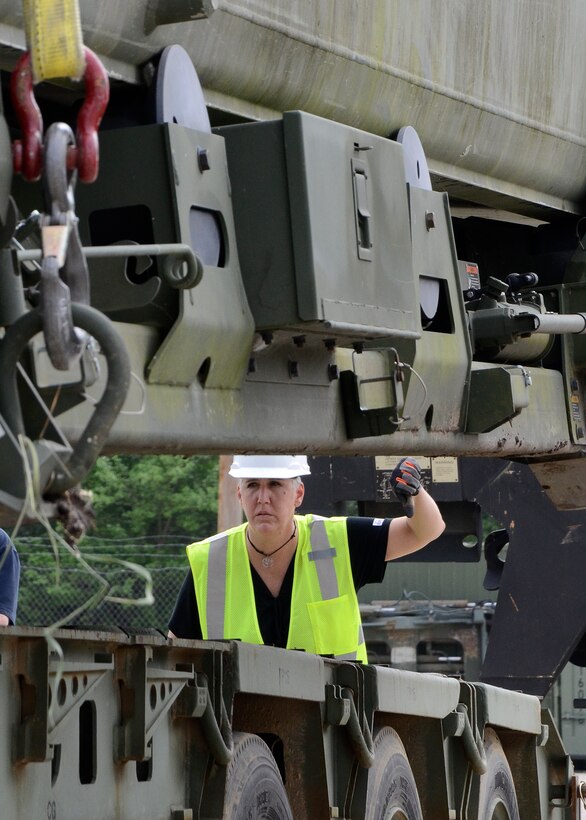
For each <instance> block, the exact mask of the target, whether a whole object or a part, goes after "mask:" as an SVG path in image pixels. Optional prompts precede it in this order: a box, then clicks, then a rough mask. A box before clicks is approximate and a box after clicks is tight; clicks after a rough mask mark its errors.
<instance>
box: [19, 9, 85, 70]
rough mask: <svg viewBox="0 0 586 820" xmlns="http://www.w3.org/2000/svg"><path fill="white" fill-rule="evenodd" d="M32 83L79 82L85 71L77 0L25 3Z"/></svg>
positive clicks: (25, 21)
mask: <svg viewBox="0 0 586 820" xmlns="http://www.w3.org/2000/svg"><path fill="white" fill-rule="evenodd" d="M23 7H24V23H25V32H26V40H27V46H28V50H29V52H30V55H31V70H32V75H33V82H35V83H39V82H41V81H43V80H52V79H56V78H58V77H70V78H71V79H80V78H81V77H82V76H83V73H84V69H85V58H84V50H83V39H82V35H81V20H80V16H79V6H78V2H77V0H23Z"/></svg>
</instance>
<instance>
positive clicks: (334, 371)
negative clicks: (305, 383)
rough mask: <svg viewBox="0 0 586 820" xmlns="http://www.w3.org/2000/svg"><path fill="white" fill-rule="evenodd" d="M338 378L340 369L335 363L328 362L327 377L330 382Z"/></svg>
mask: <svg viewBox="0 0 586 820" xmlns="http://www.w3.org/2000/svg"><path fill="white" fill-rule="evenodd" d="M339 378H340V369H339V367H338V365H337V364H329V365H328V379H329V380H330V381H331V382H335V381H336V379H339Z"/></svg>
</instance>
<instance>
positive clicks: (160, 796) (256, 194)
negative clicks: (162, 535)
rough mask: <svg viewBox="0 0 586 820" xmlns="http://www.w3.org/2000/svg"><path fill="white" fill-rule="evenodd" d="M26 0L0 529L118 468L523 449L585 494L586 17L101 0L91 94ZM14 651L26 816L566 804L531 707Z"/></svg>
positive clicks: (210, 649)
mask: <svg viewBox="0 0 586 820" xmlns="http://www.w3.org/2000/svg"><path fill="white" fill-rule="evenodd" d="M40 5H42V3H41V4H40ZM39 7H40V6H39ZM34 8H35V4H34V3H27V4H25V11H26V13H27V14H31V13H32V10H33V9H34ZM25 11H23V9H21V7H20V3H18V2H17V1H16V0H7V1H6V2H4V3H3V6H2V9H1V10H0V71H1V75H2V91H3V94H2V97H3V103H2V112H0V325H1V326H2V329H3V335H2V339H1V341H0V511H1V513H2V516H3V518H4V520H14V519H15V518H17V517H18V516H21V515H23V516H27V515H28V516H34V515H35V514H36V513H42V514H43V515H45V514H46V515H49V516H55V515H56V514H57V513H59V514H61V515H62V514H63V511H64V509H66V508H67V506H68V505H71V504H74V503H75V501H74V499H75V493H76V492H77V491H78V489H79V484H80V483H83V480H84V478H85V476H86V475H87V473H88V472H89V470H91V468H92V465H93V464H94V462H95V459H96V458H97V456H98V455H99V453H100V452H103V451H104V452H133V453H145V452H150V453H152V452H161V453H182V454H195V453H234V452H249V453H261V454H262V453H279V452H280V453H291V452H294V453H309V454H322V455H328V456H330V455H331V456H349V455H357V454H360V455H364V456H384V457H398V456H400V455H404V454H406V453H409V454H413V455H414V456H423V457H434V456H437V457H439V456H451V457H456V456H471V455H475V456H479V457H483V458H485V459H487V458H488V457H490V458H491V459H492V458H494V457H500V458H502V459H517V460H520V459H522V460H524V461H526V462H527V463H528V464H529V465H530V467H529V468H528V469H531V470H533V473H534V475H535V477H536V480H538V481H539V482H540V486H541V487H542V488H543V492H544V493H546V494H547V497H548V498H550V499H551V501H552V503H553V504H554V505H556V506H557V508H559V509H560V510H561V509H571V510H574V511H576V512H577V513H579V512H580V511H581V510H582V509H584V508H585V507H586V503H585V501H584V497H583V492H582V490H581V487H582V486H583V467H582V456H583V448H584V444H585V435H586V432H585V431H586V426H585V422H584V378H583V370H584V359H585V353H586V348H585V346H584V341H583V339H582V335H584V334H583V331H584V326H585V323H586V321H585V317H586V304H585V300H584V270H585V268H584V263H585V254H584V248H583V244H582V234H583V225H582V222H581V220H582V215H583V188H584V180H583V179H582V177H581V175H580V173H579V171H577V169H580V168H583V167H584V145H583V140H582V138H581V137H580V134H581V133H582V130H583V129H582V123H581V119H580V118H581V105H580V94H579V90H578V89H579V84H577V83H575V81H574V79H575V76H576V75H577V76H580V75H581V74H582V73H583V72H582V71H581V68H582V67H583V64H584V59H585V58H584V50H583V48H582V40H581V39H580V37H579V33H580V29H581V24H582V21H583V13H582V8H581V4H580V3H579V2H578V0H565V2H564V3H563V5H562V3H561V2H554V3H551V4H550V5H549V6H548V7H547V8H544V7H543V4H528V3H525V2H522V1H521V0H513V1H512V2H509V3H507V4H502V3H499V2H485V3H482V4H475V5H474V6H472V5H471V4H459V5H458V6H457V7H454V8H450V9H449V11H446V9H445V7H444V6H443V5H442V6H441V8H440V6H439V5H438V6H437V8H436V7H434V6H433V5H432V6H430V4H429V3H426V2H423V0H409V2H408V3H405V2H400V1H399V2H387V0H384V2H383V0H374V2H372V3H371V4H370V6H369V8H368V10H365V9H363V8H361V7H359V6H358V5H357V4H355V3H352V2H350V0H341V2H336V3H334V2H333V0H331V1H328V0H324V1H323V2H320V3H317V4H316V3H309V2H305V3H303V2H302V3H298V4H293V5H292V4H291V3H285V2H284V0H278V1H277V2H270V3H268V2H266V0H253V1H252V2H248V0H247V2H243V0H222V2H220V1H219V0H172V1H171V0H152V1H151V0H148V2H147V0H127V2H125V3H124V4H120V3H117V2H114V0H103V1H102V2H100V3H95V2H90V0H81V2H80V3H79V11H80V22H81V33H82V36H83V42H84V46H85V51H84V54H85V61H86V71H85V73H84V82H83V83H82V84H80V83H78V82H77V81H76V80H75V78H74V79H71V78H68V77H64V78H59V77H55V76H52V77H51V81H50V82H43V83H40V84H38V85H33V76H32V72H33V71H37V72H38V69H39V63H38V59H35V60H34V61H32V62H34V63H35V66H36V67H35V66H31V60H30V59H29V57H28V56H27V43H26V38H25V33H24V32H25V20H24V19H23V16H24V13H25ZM28 22H29V24H30V20H29V21H28ZM27 30H28V31H30V30H31V29H30V27H29V28H28V29H27ZM536 32H538V33H539V38H538V39H537V38H536ZM72 42H73V41H72ZM537 42H538V43H539V47H537V46H536V43H537ZM560 43H567V44H569V45H568V47H565V48H560V46H559V44H560ZM35 45H36V46H38V45H39V43H36V44H35ZM73 45H75V44H73ZM36 56H38V55H36ZM15 67H17V70H15ZM108 77H109V85H110V89H109V95H110V102H109V104H108V107H107V109H106V111H105V113H104V112H103V105H102V103H104V101H105V99H107V96H108V94H107V85H108V81H107V78H108ZM37 78H38V77H37ZM102 114H103V122H102V123H101V126H100V131H99V139H98V133H97V132H98V126H99V125H100V121H101V119H102ZM45 125H49V126H50V127H49V128H48V129H47V131H46V132H45ZM98 146H99V150H98ZM98 167H99V172H98ZM76 177H79V184H76ZM39 178H40V179H39ZM94 178H95V181H93V182H91V183H90V184H85V183H86V182H89V181H90V180H92V179H94ZM468 512H470V510H468ZM576 575H580V573H579V572H577V573H576ZM2 640H3V641H4V643H3V646H2V664H1V669H0V678H1V680H0V685H1V686H3V687H4V692H5V697H4V698H3V700H2V702H3V704H4V707H3V708H4V709H5V716H6V720H5V725H11V726H12V727H13V728H14V732H13V733H12V734H11V735H10V736H9V733H8V732H7V733H5V735H6V736H5V741H4V746H3V752H2V754H1V755H0V769H1V773H0V779H1V782H2V789H3V794H4V795H6V798H5V801H4V804H5V805H7V806H9V807H10V809H8V810H12V809H14V812H13V816H17V815H18V814H19V812H20V813H21V814H22V813H26V814H39V813H42V812H43V811H45V808H44V807H46V812H47V814H48V816H49V817H57V816H61V817H67V816H69V817H74V816H76V815H78V814H79V806H80V805H81V804H82V801H83V805H84V807H85V806H87V807H88V809H87V812H86V813H88V817H89V816H90V814H89V812H90V811H91V810H90V808H89V807H90V806H91V805H94V803H93V802H92V798H94V796H95V797H96V798H97V789H98V788H99V789H100V795H99V800H97V799H96V803H95V805H96V806H99V809H96V811H97V812H98V814H97V815H96V816H100V817H106V816H108V817H124V818H130V817H133V816H144V813H145V812H146V811H148V808H147V807H152V813H153V814H154V816H165V817H169V816H170V817H172V818H179V817H182V818H184V820H185V818H188V817H195V816H201V817H203V816H206V817H220V816H222V815H223V816H226V817H240V816H246V812H249V813H251V812H253V811H257V813H258V814H259V816H269V814H270V813H271V812H273V814H274V815H275V816H279V817H291V816H295V817H300V818H301V817H318V816H324V817H364V816H367V817H369V816H378V815H377V814H376V811H378V809H377V810H375V808H374V807H375V805H376V804H377V803H382V804H383V805H384V806H386V807H387V809H389V810H390V811H391V812H392V814H393V816H394V815H396V814H399V815H400V816H407V817H408V818H415V817H420V816H425V817H446V818H447V817H461V818H465V817H470V818H471V817H476V816H478V817H482V818H485V817H486V818H488V817H490V818H492V820H494V819H495V818H496V817H497V816H498V817H501V816H502V817H509V818H511V819H512V818H515V817H517V816H520V815H521V816H526V817H531V818H535V817H539V818H545V817H552V818H553V817H563V816H569V814H568V813H569V812H570V811H571V809H570V808H569V806H570V803H571V802H572V799H573V796H574V791H573V786H572V783H573V781H572V770H571V763H570V762H569V759H568V758H567V756H566V755H565V752H564V750H563V747H562V745H561V744H560V743H559V741H558V739H557V738H556V737H555V731H553V729H551V727H550V721H549V718H548V717H547V716H543V717H541V716H540V715H539V702H538V700H537V699H535V698H533V697H530V696H526V695H522V694H519V693H511V692H506V691H505V690H503V689H500V688H497V687H491V686H489V685H487V684H482V685H480V684H478V685H476V684H474V685H472V684H470V685H468V684H467V685H460V684H458V683H457V682H455V681H444V680H441V679H439V678H422V677H418V676H417V675H415V676H412V675H410V674H409V673H408V672H404V671H398V670H393V669H383V668H379V667H377V666H365V667H364V668H360V667H357V666H355V665H351V664H341V665H338V664H336V663H334V662H333V661H328V660H323V659H319V658H313V657H304V656H302V655H297V654H287V653H281V652H277V651H275V652H273V651H272V650H271V649H266V648H260V649H258V648H251V647H247V646H238V645H232V644H229V645H228V644H227V645H223V644H218V645H213V646H212V645H210V644H197V645H193V644H185V645H184V644H182V643H178V644H177V645H174V646H171V647H167V646H165V645H163V642H162V640H161V639H159V638H158V637H157V638H153V639H152V640H146V639H145V640H143V639H142V638H139V637H138V636H137V637H136V638H128V639H125V638H120V637H118V636H114V637H104V636H101V637H99V636H98V635H96V634H90V635H89V636H88V635H83V636H75V635H63V636H60V637H59V642H60V646H61V647H62V651H63V653H64V654H63V657H62V658H61V660H59V659H58V658H57V657H56V656H54V655H53V653H52V650H50V649H49V647H50V646H54V644H51V643H50V642H49V643H47V642H46V641H45V640H44V637H43V636H42V635H39V634H37V633H35V632H31V633H29V634H26V633H24V632H22V633H20V632H19V633H17V632H13V633H9V634H8V633H7V635H6V637H5V638H2ZM16 703H18V704H19V706H18V710H17V711H16V712H15V708H16V707H15V704H16ZM106 727H109V728H106ZM232 729H233V730H234V732H235V733H234V735H233V736H232V735H231V730H232ZM261 736H262V737H261ZM308 737H311V738H312V739H315V741H316V747H315V754H314V753H313V752H312V753H311V754H309V753H308V749H307V745H308V744H307V742H306V741H307V738H308ZM112 739H113V742H112ZM186 749H187V750H188V753H187V755H186V754H185V750H186ZM423 749H425V750H426V751H425V755H423V754H422V750H423ZM256 761H260V762H256ZM14 766H16V769H17V770H18V777H17V776H16V775H15V770H14V768H13V767H14ZM251 769H252V770H253V772H254V774H253V775H250V776H249V774H248V773H249V772H250V770H251ZM369 770H370V772H371V775H370V776H369V775H368V774H367V772H368V771H369ZM37 772H39V773H40V772H42V775H40V776H39V777H35V774H36V773H37ZM265 772H268V774H266V777H268V778H269V780H270V783H271V786H270V788H267V789H264V790H263V788H262V783H263V782H264V780H263V778H264V777H265V774H264V773H265ZM72 773H73V774H72ZM21 775H22V777H21ZM73 781H75V787H74V786H73V785H71V784H72V782H73ZM249 781H250V782H251V783H253V787H251V788H252V791H251V792H247V795H249V796H248V797H247V798H246V800H245V801H244V802H243V804H242V805H243V808H242V812H244V814H239V813H238V812H239V811H240V809H238V807H237V803H238V794H239V793H240V791H241V790H242V789H245V788H246V786H247V783H248V782H249ZM498 784H504V785H502V789H501V791H499V786H498ZM515 792H516V796H515ZM395 793H397V794H399V795H400V800H399V802H400V805H401V808H399V804H398V803H396V802H393V801H394V800H395V798H394V797H393V794H395ZM265 800H266V801H267V803H266V811H265V808H262V809H261V808H260V806H261V805H262V803H263V801H265ZM259 801H260V802H259ZM407 806H408V808H406V807H407ZM39 807H42V808H39ZM389 807H390V808H389ZM495 807H496V808H495ZM386 811H387V810H386V809H385V812H386ZM262 812H264V814H262ZM387 814H388V812H387ZM385 816H386V815H385Z"/></svg>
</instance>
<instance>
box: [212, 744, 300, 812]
mask: <svg viewBox="0 0 586 820" xmlns="http://www.w3.org/2000/svg"><path fill="white" fill-rule="evenodd" d="M222 817H223V820H293V815H292V813H291V808H290V806H289V800H288V798H287V792H286V791H285V787H284V786H283V781H282V779H281V774H280V772H279V769H278V767H277V764H276V763H275V759H274V757H273V756H272V754H271V752H270V749H269V747H268V746H267V744H266V743H265V742H264V740H261V739H260V737H257V735H249V734H246V733H244V732H234V754H233V755H232V760H231V761H230V763H229V764H228V771H227V773H226V795H225V799H224V814H223V815H222Z"/></svg>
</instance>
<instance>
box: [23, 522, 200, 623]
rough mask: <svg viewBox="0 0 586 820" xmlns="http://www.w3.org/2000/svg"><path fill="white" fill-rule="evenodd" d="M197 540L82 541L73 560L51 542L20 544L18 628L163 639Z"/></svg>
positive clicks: (178, 537) (184, 537)
mask: <svg viewBox="0 0 586 820" xmlns="http://www.w3.org/2000/svg"><path fill="white" fill-rule="evenodd" d="M194 540H197V539H195V538H193V537H189V536H176V535H175V536H168V537H164V538H163V537H157V538H152V539H140V540H139V539H128V540H126V539H124V540H119V541H110V540H109V541H105V540H100V541H98V540H91V541H90V540H88V541H85V540H84V542H83V543H82V546H81V549H80V553H79V555H77V556H76V555H73V554H71V553H70V552H68V551H67V550H66V549H64V548H63V547H61V548H59V549H58V551H57V552H55V551H54V549H53V547H52V546H51V544H50V543H49V542H48V541H47V539H43V538H30V539H27V538H18V539H17V540H16V548H17V550H18V553H19V556H20V561H21V579H20V595H19V604H18V616H17V624H18V625H20V626H51V625H53V624H56V623H63V624H64V625H67V626H68V627H73V626H75V627H80V628H85V629H90V628H91V629H125V630H126V629H128V630H141V629H153V628H154V629H159V630H161V631H162V632H163V633H165V634H166V632H167V625H168V622H169V618H170V616H171V613H172V611H173V606H174V604H175V600H176V598H177V594H178V592H179V589H180V587H181V584H182V582H183V579H184V577H185V573H186V571H187V568H188V563H187V556H186V554H185V545H186V544H189V543H191V542H193V541H194Z"/></svg>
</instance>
